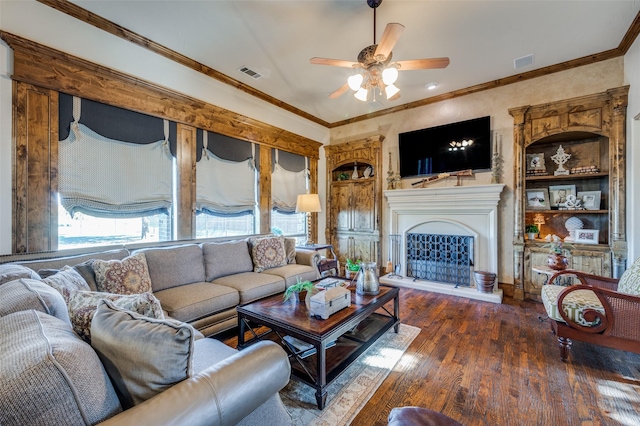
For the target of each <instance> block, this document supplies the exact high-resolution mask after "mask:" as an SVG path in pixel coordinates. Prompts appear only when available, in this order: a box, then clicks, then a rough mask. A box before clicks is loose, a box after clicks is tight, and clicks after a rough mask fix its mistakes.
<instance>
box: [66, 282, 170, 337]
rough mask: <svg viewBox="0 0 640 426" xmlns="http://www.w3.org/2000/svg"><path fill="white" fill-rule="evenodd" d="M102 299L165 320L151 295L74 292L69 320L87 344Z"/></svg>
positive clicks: (70, 300) (160, 307)
mask: <svg viewBox="0 0 640 426" xmlns="http://www.w3.org/2000/svg"><path fill="white" fill-rule="evenodd" d="M102 299H107V300H110V301H112V302H113V303H114V304H115V305H116V306H119V307H121V308H126V309H129V310H132V311H135V312H137V313H139V314H141V315H145V316H148V317H152V318H160V319H164V314H163V312H162V306H160V302H159V301H158V299H156V298H155V297H154V295H153V294H151V293H141V294H129V295H125V294H113V293H102V292H95V291H74V292H72V293H71V297H70V298H69V318H70V320H71V325H72V326H73V331H75V332H76V333H77V334H78V336H80V337H82V338H83V339H84V340H86V341H87V342H90V341H91V320H92V319H93V315H94V314H95V312H96V309H97V307H98V303H99V302H100V300H102Z"/></svg>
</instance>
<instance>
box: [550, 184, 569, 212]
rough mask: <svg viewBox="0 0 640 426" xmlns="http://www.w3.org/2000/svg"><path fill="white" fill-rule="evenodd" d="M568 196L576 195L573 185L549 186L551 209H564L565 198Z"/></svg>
mask: <svg viewBox="0 0 640 426" xmlns="http://www.w3.org/2000/svg"><path fill="white" fill-rule="evenodd" d="M569 195H574V196H575V195H576V186H575V185H551V186H550V187H549V196H550V197H551V199H550V204H551V207H555V208H558V207H566V206H567V197H568V196H569Z"/></svg>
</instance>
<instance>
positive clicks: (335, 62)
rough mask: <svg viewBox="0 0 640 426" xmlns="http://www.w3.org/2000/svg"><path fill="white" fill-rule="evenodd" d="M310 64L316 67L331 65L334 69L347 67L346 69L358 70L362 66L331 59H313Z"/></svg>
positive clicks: (356, 63)
mask: <svg viewBox="0 0 640 426" xmlns="http://www.w3.org/2000/svg"><path fill="white" fill-rule="evenodd" d="M309 62H310V63H312V64H314V65H330V66H333V67H345V68H357V67H359V66H360V64H359V63H358V62H352V61H343V60H341V59H329V58H311V59H310V60H309Z"/></svg>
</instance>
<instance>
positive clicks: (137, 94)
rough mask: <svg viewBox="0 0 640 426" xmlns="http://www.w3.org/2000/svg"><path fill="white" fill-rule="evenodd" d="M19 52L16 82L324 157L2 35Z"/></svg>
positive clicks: (269, 130) (257, 125) (170, 94)
mask: <svg viewBox="0 0 640 426" xmlns="http://www.w3.org/2000/svg"><path fill="white" fill-rule="evenodd" d="M0 38H2V39H3V40H5V41H6V42H7V44H9V46H10V47H11V48H12V49H13V51H14V71H13V74H12V76H11V78H12V79H14V80H18V81H23V82H27V83H32V84H35V85H39V86H42V87H46V88H49V89H53V90H57V91H60V92H64V93H68V94H70V95H74V96H80V97H83V98H86V99H91V100H94V101H97V102H102V103H105V104H108V105H113V106H117V107H120V108H125V109H130V110H133V111H137V112H141V113H144V114H149V115H152V116H155V117H160V118H166V119H169V120H171V121H175V122H178V123H184V124H188V125H191V126H194V127H197V128H199V129H204V130H208V131H212V132H216V133H220V134H223V135H226V136H230V137H234V138H238V139H242V140H246V141H249V142H255V143H259V144H261V145H266V146H268V147H272V148H277V149H281V150H284V151H288V152H292V153H295V154H299V155H303V156H307V157H310V158H315V159H318V158H319V148H320V146H322V144H321V143H320V142H316V141H313V140H311V139H309V138H306V137H303V136H300V135H296V134H295V133H291V132H288V131H286V130H283V129H280V128H277V127H275V126H271V125H269V124H266V123H263V122H260V121H258V120H255V119H252V118H250V117H246V116H243V115H241V114H237V113H234V112H231V111H227V110H225V109H224V108H220V107H217V106H215V105H211V104H208V103H206V102H203V101H200V100H198V99H195V98H192V97H189V96H186V95H183V94H181V93H178V92H176V91H173V90H170V89H167V88H165V87H162V86H158V85H156V84H153V83H150V82H147V81H144V80H141V79H139V78H136V77H133V76H130V75H127V74H124V73H121V72H118V71H115V70H112V69H109V68H107V67H104V66H101V65H97V64H94V63H92V62H89V61H86V60H84V59H81V58H78V57H75V56H72V55H69V54H66V53H64V52H61V51H58V50H55V49H51V48H49V47H46V46H43V45H40V44H38V43H35V42H32V41H30V40H27V39H24V38H22V37H19V36H16V35H13V34H11V33H7V32H4V31H0Z"/></svg>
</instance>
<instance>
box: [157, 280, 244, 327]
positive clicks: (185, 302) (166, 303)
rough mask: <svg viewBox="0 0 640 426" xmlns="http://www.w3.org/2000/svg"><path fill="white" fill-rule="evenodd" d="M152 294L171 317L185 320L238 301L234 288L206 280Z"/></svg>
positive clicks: (194, 318)
mask: <svg viewBox="0 0 640 426" xmlns="http://www.w3.org/2000/svg"><path fill="white" fill-rule="evenodd" d="M154 295H155V296H156V297H157V298H158V299H159V300H160V303H161V304H162V308H163V309H164V310H165V311H167V312H168V313H169V316H170V317H171V318H175V319H177V320H179V321H185V322H192V321H195V320H197V319H199V318H202V317H205V316H209V315H212V314H214V313H215V312H220V311H223V310H226V309H229V308H234V307H235V306H237V305H238V303H239V302H240V298H239V296H238V292H237V291H236V290H235V289H233V288H229V287H225V286H221V285H215V284H212V283H207V282H201V283H192V284H185V285H182V286H180V287H173V288H169V289H166V290H162V291H158V292H156V293H154Z"/></svg>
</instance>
